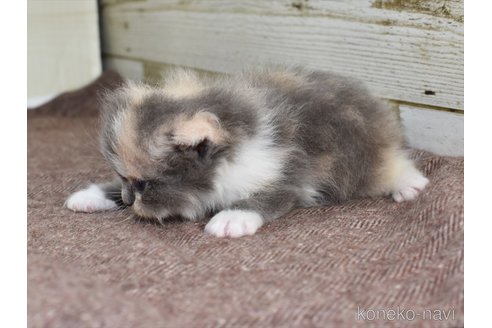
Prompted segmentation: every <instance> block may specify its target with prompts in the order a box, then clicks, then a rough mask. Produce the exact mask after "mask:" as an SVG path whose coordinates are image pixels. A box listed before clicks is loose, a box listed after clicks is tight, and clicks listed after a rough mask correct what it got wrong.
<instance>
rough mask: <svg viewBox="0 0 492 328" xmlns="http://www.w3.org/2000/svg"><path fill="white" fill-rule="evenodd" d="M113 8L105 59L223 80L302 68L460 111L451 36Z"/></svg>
mask: <svg viewBox="0 0 492 328" xmlns="http://www.w3.org/2000/svg"><path fill="white" fill-rule="evenodd" d="M112 8H113V7H112V6H109V7H107V8H106V9H105V10H104V11H103V18H104V31H103V32H104V52H105V53H106V54H110V55H117V56H124V57H128V58H136V59H143V60H150V61H154V62H162V63H168V64H172V65H182V66H188V67H193V68H199V69H203V70H210V71H217V72H226V73H228V72H234V71H237V70H238V69H241V68H243V67H245V66H255V65H259V64H268V63H279V62H280V63H288V64H301V65H305V66H309V67H314V68H318V69H325V70H330V71H335V72H339V73H342V74H346V75H352V76H355V77H357V78H359V79H362V80H363V81H365V82H366V83H367V84H368V85H369V87H370V88H371V89H372V90H373V91H374V92H375V93H376V95H378V96H380V97H384V98H388V99H395V100H401V101H406V102H413V103H420V104H426V105H433V106H440V107H446V108H453V109H463V36H462V34H460V33H459V32H457V31H452V30H433V29H421V28H415V27H408V26H391V25H389V26H386V25H381V24H374V23H367V22H360V21H357V20H356V21H350V20H346V19H338V18H332V17H304V16H272V15H256V14H242V13H215V12H186V11H174V10H169V11H168V10H160V11H152V10H151V11H133V10H121V8H120V9H118V10H114V9H112ZM407 18H408V17H407ZM426 91H430V93H431V94H426Z"/></svg>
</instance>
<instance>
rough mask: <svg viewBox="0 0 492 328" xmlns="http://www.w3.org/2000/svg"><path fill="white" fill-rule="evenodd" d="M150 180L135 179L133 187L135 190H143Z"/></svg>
mask: <svg viewBox="0 0 492 328" xmlns="http://www.w3.org/2000/svg"><path fill="white" fill-rule="evenodd" d="M147 184H148V181H145V180H134V181H132V187H133V189H134V190H135V191H138V192H142V191H144V189H145V187H146V186H147Z"/></svg>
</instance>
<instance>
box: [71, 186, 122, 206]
mask: <svg viewBox="0 0 492 328" xmlns="http://www.w3.org/2000/svg"><path fill="white" fill-rule="evenodd" d="M65 206H66V207H67V208H69V209H71V210H72V211H74V212H86V213H92V212H99V211H107V210H113V209H116V208H117V207H118V205H116V203H115V202H114V201H112V200H110V199H107V198H106V196H105V194H104V191H103V190H102V189H101V188H100V187H99V186H98V185H95V184H92V185H90V186H89V187H88V188H86V189H83V190H79V191H77V192H75V193H73V194H72V195H70V197H68V199H67V201H66V202H65Z"/></svg>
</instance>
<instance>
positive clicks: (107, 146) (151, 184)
mask: <svg viewBox="0 0 492 328" xmlns="http://www.w3.org/2000/svg"><path fill="white" fill-rule="evenodd" d="M228 140H229V136H228V133H227V132H226V131H225V130H224V129H223V128H222V127H221V125H220V123H219V121H218V118H217V117H216V116H215V115H214V114H212V113H210V112H207V111H206V110H204V109H202V108H200V103H199V102H198V101H194V100H190V99H188V100H187V99H173V98H170V97H167V96H166V95H164V94H162V93H161V92H156V90H152V89H150V88H147V87H139V88H136V87H135V86H133V87H132V88H123V89H121V90H119V91H117V92H115V93H113V94H111V95H109V96H108V97H107V99H106V109H105V112H104V115H103V127H102V149H103V153H104V155H105V157H106V159H107V160H108V161H109V163H110V165H111V166H112V167H113V169H114V170H115V172H116V173H117V174H118V175H119V176H120V178H121V180H122V184H123V188H122V199H123V201H124V203H126V204H127V205H132V208H133V209H134V211H135V212H136V214H138V215H140V216H144V217H152V218H158V219H163V218H165V217H167V216H170V215H182V216H185V217H188V218H191V219H194V218H196V217H197V216H200V215H203V214H205V213H204V211H205V210H207V209H206V208H203V205H202V204H200V201H199V197H200V195H203V194H204V193H207V192H210V191H211V190H212V189H213V177H214V173H215V168H216V167H217V165H219V163H220V162H221V161H223V159H224V158H225V156H226V153H227V148H228V147H229V141H228Z"/></svg>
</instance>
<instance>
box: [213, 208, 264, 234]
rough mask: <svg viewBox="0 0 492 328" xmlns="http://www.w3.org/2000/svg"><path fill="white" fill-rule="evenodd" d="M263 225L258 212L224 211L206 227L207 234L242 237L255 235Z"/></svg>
mask: <svg viewBox="0 0 492 328" xmlns="http://www.w3.org/2000/svg"><path fill="white" fill-rule="evenodd" d="M262 225H263V219H262V218H261V216H260V215H259V214H258V213H256V212H251V211H242V210H224V211H221V212H219V213H217V214H216V215H215V216H214V217H213V218H212V219H211V220H210V222H208V223H207V225H206V226H205V232H207V233H209V234H211V235H214V236H216V237H241V236H245V235H253V234H254V233H255V232H256V230H258V228H259V227H261V226H262Z"/></svg>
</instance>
